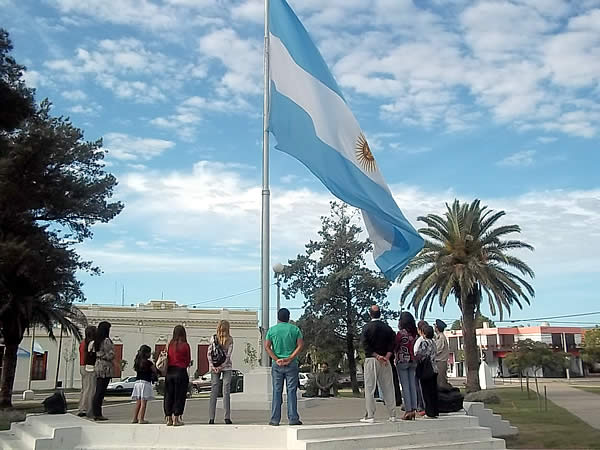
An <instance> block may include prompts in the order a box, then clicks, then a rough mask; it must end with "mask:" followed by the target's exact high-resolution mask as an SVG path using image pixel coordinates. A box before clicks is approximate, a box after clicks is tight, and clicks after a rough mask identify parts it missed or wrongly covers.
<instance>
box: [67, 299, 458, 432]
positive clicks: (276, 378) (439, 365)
mask: <svg viewBox="0 0 600 450" xmlns="http://www.w3.org/2000/svg"><path fill="white" fill-rule="evenodd" d="M369 314H370V317H371V320H370V322H369V323H367V325H365V327H364V329H363V332H362V336H361V341H362V345H363V348H364V351H365V361H364V367H363V373H364V383H365V401H366V413H365V416H364V417H363V418H362V419H361V421H363V422H374V421H375V408H376V400H375V392H376V390H378V391H379V394H380V395H381V396H382V398H383V401H384V402H385V405H386V407H387V408H388V411H389V420H390V421H396V420H397V416H396V409H397V406H399V403H398V402H397V398H398V396H397V395H396V391H395V385H396V384H398V383H397V382H396V380H395V377H397V380H399V384H400V385H401V386H402V398H403V404H404V411H405V412H404V415H403V417H401V419H403V420H414V419H415V418H416V416H417V415H424V416H425V417H427V418H436V417H438V415H439V413H438V404H437V403H438V396H437V392H438V384H439V385H441V386H444V385H447V386H450V385H448V381H447V378H446V369H447V360H448V341H447V340H446V337H445V336H444V333H443V331H444V328H445V327H446V324H445V323H444V322H442V321H441V320H437V321H436V324H435V325H436V326H435V331H436V332H437V335H436V332H434V328H433V327H432V326H431V325H429V324H428V323H427V322H425V321H420V322H419V323H418V325H417V324H416V323H415V319H414V317H413V316H412V314H411V313H409V312H408V311H404V312H402V314H401V315H400V321H399V331H398V332H397V333H396V332H394V331H393V330H392V328H391V327H390V326H389V325H388V324H386V323H385V322H383V321H382V320H381V310H380V309H379V307H378V306H377V305H373V306H372V307H371V308H370V310H369ZM277 319H278V323H277V325H275V326H273V327H271V328H269V330H268V332H267V335H266V337H265V351H266V352H267V354H268V355H269V356H270V357H271V359H272V365H271V375H272V382H273V399H272V405H271V419H270V421H269V425H272V426H278V425H279V422H280V420H281V405H282V403H283V386H284V383H285V385H286V389H287V416H288V423H289V424H290V425H302V422H301V421H300V416H299V414H298V405H297V391H298V387H299V363H298V355H299V353H300V352H301V351H302V349H303V347H304V340H303V336H302V332H301V331H300V329H299V328H298V327H297V326H295V325H293V324H291V323H289V321H290V312H289V310H288V309H286V308H282V309H280V310H279V311H278V313H277ZM109 335H110V323H108V322H100V323H99V324H98V327H97V328H96V327H93V326H89V327H87V328H86V330H85V339H84V340H83V341H82V342H81V345H80V348H79V351H80V360H81V380H82V391H81V400H80V404H79V416H82V417H83V416H88V417H90V418H91V419H93V420H95V421H104V420H107V418H106V417H104V415H103V414H102V404H103V402H104V397H105V395H106V389H107V387H108V384H109V382H110V379H111V378H112V377H113V376H114V358H115V350H114V345H113V342H112V341H111V339H110V336H109ZM232 353H233V338H232V336H231V333H230V325H229V322H228V321H227V320H221V321H219V323H218V326H217V329H216V333H215V334H214V335H213V336H212V338H211V339H210V344H209V346H208V350H207V358H208V364H209V371H210V374H211V392H210V403H209V423H210V424H214V422H215V413H216V404H217V396H218V394H219V390H220V386H221V380H222V385H223V407H224V410H225V417H224V421H225V423H226V424H231V423H232V421H231V403H230V392H231V376H232V362H231V356H232ZM165 359H166V361H164V360H165ZM161 360H163V361H162V363H161ZM157 365H160V366H161V370H162V373H160V372H161V371H159V369H158V368H157ZM191 365H192V359H191V351H190V346H189V344H188V342H187V336H186V330H185V328H184V327H183V326H182V325H177V326H176V327H175V328H174V329H173V337H172V339H171V340H170V341H169V343H168V344H167V346H166V348H165V350H164V351H163V353H162V354H161V355H160V356H159V357H158V358H157V364H155V363H154V362H153V361H152V350H151V348H150V347H149V346H148V345H142V346H141V347H140V349H139V350H138V352H137V355H136V357H135V362H134V370H135V371H136V378H137V380H136V382H135V385H134V388H133V392H132V399H133V400H135V401H136V404H135V407H134V412H133V420H132V422H133V423H138V424H144V423H148V422H147V421H146V419H145V414H146V407H147V402H148V401H150V400H153V399H154V394H153V388H152V384H153V383H154V382H156V381H157V380H158V376H159V374H162V375H164V376H165V394H164V402H163V409H164V413H165V423H166V425H167V426H181V425H183V424H184V423H183V420H182V416H183V413H184V409H185V403H186V398H187V394H188V390H189V376H188V368H189V367H190V366H191ZM392 366H394V369H395V370H393V369H392ZM322 372H323V373H324V374H327V373H328V367H323V366H322ZM334 383H335V377H328V376H322V377H320V378H319V390H320V394H322V395H326V396H328V395H329V391H330V389H331V388H332V386H333V385H334Z"/></svg>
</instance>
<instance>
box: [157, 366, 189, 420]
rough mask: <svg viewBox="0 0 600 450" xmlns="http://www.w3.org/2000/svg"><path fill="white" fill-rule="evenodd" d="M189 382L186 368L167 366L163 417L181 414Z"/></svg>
mask: <svg viewBox="0 0 600 450" xmlns="http://www.w3.org/2000/svg"><path fill="white" fill-rule="evenodd" d="M189 382H190V379H189V377H188V373H187V369H182V368H181V367H174V366H169V368H168V369H167V376H166V379H165V400H164V403H163V406H164V410H165V417H166V416H172V415H175V416H182V415H183V410H184V409H185V399H186V397H187V393H188V384H189Z"/></svg>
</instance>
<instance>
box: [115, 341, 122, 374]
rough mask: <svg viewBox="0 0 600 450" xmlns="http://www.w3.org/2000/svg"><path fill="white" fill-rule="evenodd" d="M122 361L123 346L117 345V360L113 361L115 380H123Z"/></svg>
mask: <svg viewBox="0 0 600 450" xmlns="http://www.w3.org/2000/svg"><path fill="white" fill-rule="evenodd" d="M122 359H123V344H115V359H113V366H114V371H115V378H121V360H122Z"/></svg>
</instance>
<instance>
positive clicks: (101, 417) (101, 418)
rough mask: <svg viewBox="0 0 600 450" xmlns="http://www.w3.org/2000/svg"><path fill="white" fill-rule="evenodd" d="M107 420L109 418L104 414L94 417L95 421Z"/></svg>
mask: <svg viewBox="0 0 600 450" xmlns="http://www.w3.org/2000/svg"><path fill="white" fill-rule="evenodd" d="M106 420H108V419H107V418H106V417H104V416H98V417H94V421H95V422H104V421H106Z"/></svg>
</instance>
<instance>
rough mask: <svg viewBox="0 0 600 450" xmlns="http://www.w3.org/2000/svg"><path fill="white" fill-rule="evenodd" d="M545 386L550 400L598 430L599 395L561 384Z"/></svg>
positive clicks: (599, 413) (599, 419)
mask: <svg viewBox="0 0 600 450" xmlns="http://www.w3.org/2000/svg"><path fill="white" fill-rule="evenodd" d="M547 386H548V398H549V399H550V400H552V401H553V402H554V403H556V404H557V405H558V406H560V407H562V408H565V409H566V410H568V411H569V412H571V413H572V414H575V415H576V416H577V417H579V418H580V419H581V420H583V421H584V422H586V423H587V424H589V425H590V426H592V427H594V428H596V429H597V430H600V395H598V394H593V393H591V392H585V391H582V390H580V389H575V388H573V387H570V386H568V385H566V384H563V383H554V384H549V385H547Z"/></svg>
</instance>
